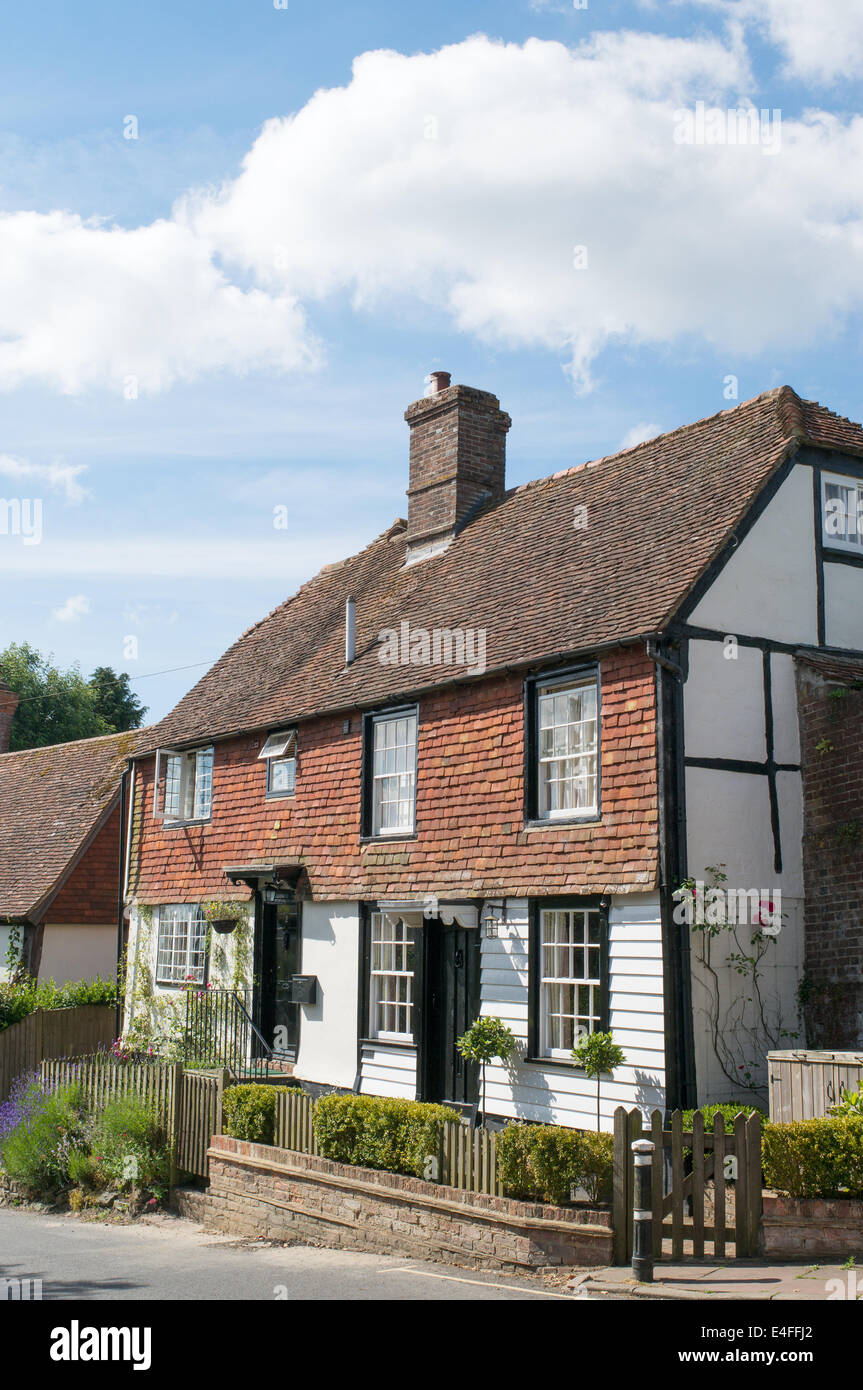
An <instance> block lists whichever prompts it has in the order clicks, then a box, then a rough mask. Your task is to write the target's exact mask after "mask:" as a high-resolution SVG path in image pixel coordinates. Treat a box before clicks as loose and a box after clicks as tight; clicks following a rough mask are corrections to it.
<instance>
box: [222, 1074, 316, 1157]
mask: <svg viewBox="0 0 863 1390" xmlns="http://www.w3.org/2000/svg"><path fill="white" fill-rule="evenodd" d="M288 1091H293V1092H294V1093H297V1092H299V1093H302V1088H301V1087H300V1086H256V1085H254V1084H250V1085H247V1086H229V1087H228V1089H227V1090H226V1092H225V1095H224V1100H223V1115H224V1119H223V1129H224V1132H225V1134H229V1135H230V1136H231V1138H232V1139H248V1140H250V1141H251V1142H252V1143H253V1144H272V1142H273V1140H274V1138H275V1129H276V1096H279V1095H285V1094H286V1093H287V1092H288Z"/></svg>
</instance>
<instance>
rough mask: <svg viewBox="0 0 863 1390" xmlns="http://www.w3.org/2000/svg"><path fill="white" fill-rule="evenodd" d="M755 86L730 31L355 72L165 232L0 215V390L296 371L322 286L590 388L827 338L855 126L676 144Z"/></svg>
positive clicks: (845, 311)
mask: <svg viewBox="0 0 863 1390" xmlns="http://www.w3.org/2000/svg"><path fill="white" fill-rule="evenodd" d="M774 3H775V4H776V5H778V4H779V3H780V0H774ZM777 13H778V11H777ZM754 90H755V89H754V87H753V84H752V80H751V76H750V73H749V70H748V60H747V54H746V50H745V48H744V47H743V45H742V43H741V42H740V39H739V32H738V31H737V30H735V32H734V33H732V36H731V37H730V38H729V40H728V41H727V42H723V41H721V40H720V39H718V38H710V37H700V38H687V39H683V38H668V37H660V36H655V35H650V34H644V33H627V32H618V33H614V34H598V35H594V36H593V37H592V38H590V39H588V40H585V42H584V43H582V44H580V45H578V46H577V47H575V48H572V49H569V48H567V47H566V46H564V45H563V44H560V43H550V42H545V41H541V40H538V39H531V40H529V41H528V42H527V43H525V44H524V45H516V44H503V43H498V42H492V41H490V40H488V39H486V38H484V37H482V36H479V37H474V38H471V39H468V40H466V41H465V42H463V43H460V44H456V45H453V46H450V47H447V48H443V49H441V50H440V51H438V52H436V53H430V54H417V55H414V56H411V57H406V56H403V55H401V54H398V53H393V52H372V53H366V54H363V55H362V56H361V57H359V58H358V59H357V60H356V62H355V64H354V69H353V76H352V79H351V81H350V82H349V83H348V85H346V86H345V87H342V88H337V89H331V90H324V91H320V92H318V93H316V95H315V96H314V97H312V99H311V100H310V101H309V102H308V103H307V104H306V105H305V106H304V107H303V108H302V110H300V111H299V112H298V113H297V114H296V115H294V116H290V117H286V118H283V119H276V120H272V121H269V122H268V123H267V124H266V125H265V126H264V128H263V130H262V132H261V134H260V136H259V137H258V139H257V140H256V141H255V144H254V145H253V147H252V149H251V150H250V151H249V153H248V155H247V156H246V159H245V161H244V163H243V167H242V171H241V173H240V175H239V176H238V177H237V178H236V179H234V180H232V181H229V182H228V183H226V184H225V185H224V186H223V187H222V188H221V189H218V190H213V189H205V190H198V191H195V192H192V193H190V194H189V195H188V196H187V197H186V198H184V199H182V200H181V201H180V202H179V203H178V205H177V207H176V208H175V210H174V214H173V216H172V218H171V219H170V220H165V221H159V222H156V223H154V224H152V225H151V226H144V227H139V228H137V229H136V230H133V231H127V230H122V229H119V228H116V227H110V226H107V225H100V224H96V223H85V222H82V221H81V220H80V219H79V218H76V217H74V216H72V215H71V214H68V213H53V214H51V215H50V216H43V215H38V214H36V213H19V214H15V215H11V216H7V217H0V386H5V387H7V388H9V387H11V386H14V385H17V384H19V383H21V382H24V381H28V380H40V381H46V382H48V383H49V384H52V385H53V386H55V387H56V388H57V389H60V390H63V391H80V390H83V389H85V388H87V387H90V386H97V385H101V386H110V387H111V388H112V389H115V390H118V391H119V390H120V389H121V386H122V383H123V380H124V378H125V377H126V376H127V375H134V376H137V377H138V378H139V379H140V386H141V389H142V390H158V389H162V388H165V387H167V386H169V385H170V384H171V383H172V382H175V381H182V380H190V379H192V378H193V377H195V376H199V375H202V374H205V373H208V372H216V371H225V370H233V371H239V372H242V371H259V370H264V369H267V368H273V369H277V370H280V371H286V370H290V369H295V368H298V367H305V366H309V365H314V363H315V362H316V361H317V360H318V349H317V347H316V343H315V340H314V337H313V336H312V334H311V332H310V329H309V326H308V323H307V320H306V317H305V315H306V313H307V312H308V313H313V311H314V306H315V304H316V303H318V302H322V301H326V300H329V299H330V298H331V297H332V296H337V295H346V296H348V297H349V298H350V300H351V302H352V303H353V305H354V306H355V308H356V310H357V311H358V312H365V313H369V314H372V313H375V314H378V315H380V316H381V318H382V320H383V321H384V322H386V318H387V316H389V319H390V321H392V322H396V323H399V324H402V323H403V322H404V321H405V319H411V318H414V319H417V318H421V316H422V314H423V313H424V312H427V310H428V309H429V308H430V309H431V311H432V312H433V313H434V314H435V315H436V316H437V315H438V314H440V313H441V312H443V313H444V314H446V315H447V316H448V317H449V318H450V320H451V321H452V322H453V323H454V324H455V326H456V327H457V328H458V329H460V330H461V331H462V332H464V333H466V334H469V335H471V336H473V337H475V338H478V339H481V340H484V341H486V342H489V343H493V344H495V345H498V346H501V345H502V346H509V347H514V348H524V347H529V348H542V349H546V350H548V351H550V352H552V353H555V354H558V355H559V356H560V357H561V359H562V360H564V361H565V362H568V363H569V366H570V369H571V371H572V373H573V377H574V379H575V381H576V382H577V383H578V384H580V385H586V384H588V383H589V381H590V375H591V365H592V363H593V361H594V359H595V358H596V356H597V354H598V353H599V352H601V350H602V349H603V348H604V347H605V346H607V345H608V344H610V343H627V344H631V345H636V346H637V345H640V344H653V345H655V344H669V343H674V342H675V341H681V340H685V339H692V338H694V339H696V340H701V341H705V340H706V341H707V342H709V343H712V344H715V345H716V346H718V347H720V348H721V349H722V351H723V352H724V353H726V354H728V355H729V356H730V358H731V362H732V364H733V361H734V359H735V357H736V356H743V355H745V354H750V353H758V352H761V351H764V350H766V349H768V348H769V347H771V346H775V345H782V346H785V347H800V346H803V345H805V344H806V343H807V342H812V341H817V340H818V339H819V337H821V338H823V337H826V336H827V335H830V334H832V333H834V332H835V331H836V330H837V329H838V328H839V327H840V326H841V325H842V324H843V323H844V321H845V320H846V319H847V317H848V316H849V315H850V314H853V313H854V312H856V311H858V310H859V309H860V308H861V305H863V188H861V186H860V184H859V181H855V180H853V179H851V178H849V175H848V170H849V169H855V168H858V167H860V163H861V157H863V118H861V117H852V118H849V119H847V120H846V119H841V118H838V117H835V116H831V115H829V114H824V113H818V112H815V113H812V114H809V115H807V116H806V117H805V118H804V119H801V120H796V121H791V120H786V121H784V122H783V125H782V147H781V151H780V152H779V153H778V154H775V155H774V156H773V157H768V156H767V155H765V153H764V150H763V149H762V148H760V147H758V146H736V147H732V146H730V145H726V146H715V145H714V146H709V147H705V146H699V145H693V146H686V145H678V144H675V142H674V138H673V133H674V128H675V121H674V116H675V112H676V111H677V110H679V109H680V108H689V107H692V106H693V105H694V104H695V103H696V102H697V101H703V102H705V103H707V104H708V105H710V104H714V103H715V104H717V105H723V106H726V105H730V104H733V105H735V106H737V105H738V104H739V103H740V102H741V101H745V98H746V94H747V93H748V92H749V91H754ZM756 95H757V93H756ZM758 104H763V103H761V102H759V103H758ZM429 136H431V137H432V138H428V137H429ZM576 247H585V248H586V252H587V268H586V269H581V270H577V269H575V268H574V254H575V248H576ZM801 305H803V306H805V312H801ZM130 409H134V406H133V405H131V404H130Z"/></svg>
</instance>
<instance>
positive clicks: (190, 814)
mask: <svg viewBox="0 0 863 1390" xmlns="http://www.w3.org/2000/svg"><path fill="white" fill-rule="evenodd" d="M162 765H164V778H163V777H162V774H161V768H162ZM160 783H161V784H162V786H161V789H162V790H163V798H164V799H163V802H162V810H161V811H160V810H159V792H160ZM212 809H213V749H212V747H207V748H191V749H188V750H187V751H184V752H174V750H173V749H171V748H160V749H159V750H158V752H157V754H156V776H155V783H154V786H153V815H154V816H155V817H156V819H157V820H162V821H164V822H165V824H166V825H168V824H171V823H172V822H174V823H178V824H180V825H186V824H188V822H190V821H204V820H209V819H210V814H211V812H212Z"/></svg>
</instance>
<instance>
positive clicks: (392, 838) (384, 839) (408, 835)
mask: <svg viewBox="0 0 863 1390" xmlns="http://www.w3.org/2000/svg"><path fill="white" fill-rule="evenodd" d="M417 838H418V837H417V832H416V831H415V830H405V831H404V832H403V833H402V834H399V835H361V836H360V844H361V845H402V844H404V842H405V840H416V839H417Z"/></svg>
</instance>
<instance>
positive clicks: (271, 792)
mask: <svg viewBox="0 0 863 1390" xmlns="http://www.w3.org/2000/svg"><path fill="white" fill-rule="evenodd" d="M258 759H259V761H260V760H261V759H264V760H265V761H266V764H267V796H269V797H280V796H293V795H294V793H295V792H296V789H297V731H296V729H281V730H280V731H279V732H278V733H275V734H270V735H269V737H268V739H267V741H266V743H265V744H264V746H263V748H262V749H261V751H260V753H259V754H258ZM277 768H287V769H289V774H288V779H289V785H288V786H286V787H274V786H273V778H274V773H275V770H276V769H277Z"/></svg>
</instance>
